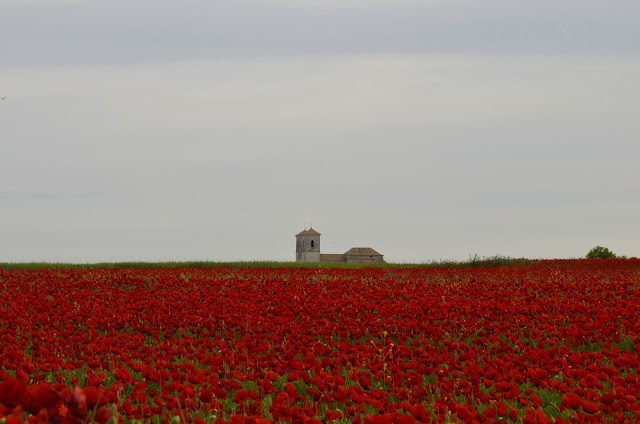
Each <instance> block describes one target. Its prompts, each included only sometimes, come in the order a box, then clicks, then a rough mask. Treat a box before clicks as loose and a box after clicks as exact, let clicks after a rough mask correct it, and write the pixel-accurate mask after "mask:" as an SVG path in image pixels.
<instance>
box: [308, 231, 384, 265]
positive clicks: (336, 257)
mask: <svg viewBox="0 0 640 424" xmlns="http://www.w3.org/2000/svg"><path fill="white" fill-rule="evenodd" d="M296 262H384V259H383V255H382V254H380V253H378V252H376V251H375V250H373V249H372V248H370V247H353V248H351V249H349V250H348V251H347V252H345V253H320V233H319V232H317V231H316V230H314V229H313V228H309V229H308V230H304V231H301V232H299V233H298V234H296Z"/></svg>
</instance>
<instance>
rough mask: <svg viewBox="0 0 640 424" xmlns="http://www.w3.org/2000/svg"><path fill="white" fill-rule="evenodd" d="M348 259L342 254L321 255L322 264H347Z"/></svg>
mask: <svg viewBox="0 0 640 424" xmlns="http://www.w3.org/2000/svg"><path fill="white" fill-rule="evenodd" d="M346 259H347V258H345V257H344V255H343V254H342V253H321V254H320V262H345V261H346Z"/></svg>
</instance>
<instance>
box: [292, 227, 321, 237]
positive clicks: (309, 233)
mask: <svg viewBox="0 0 640 424" xmlns="http://www.w3.org/2000/svg"><path fill="white" fill-rule="evenodd" d="M319 235H320V233H319V232H317V231H316V230H314V229H313V228H309V229H308V230H304V231H300V232H299V233H298V234H296V236H319Z"/></svg>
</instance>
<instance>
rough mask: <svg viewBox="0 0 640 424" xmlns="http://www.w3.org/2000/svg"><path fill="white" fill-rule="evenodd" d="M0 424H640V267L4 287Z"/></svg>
mask: <svg viewBox="0 0 640 424" xmlns="http://www.w3.org/2000/svg"><path fill="white" fill-rule="evenodd" d="M0 296H1V300H2V301H1V302H0V422H5V423H7V424H11V423H13V422H23V421H30V422H53V423H80V422H107V421H112V422H152V423H153V422H174V423H175V422H178V420H179V421H180V422H192V423H202V422H206V423H209V422H234V423H268V422H277V421H282V422H295V423H298V422H300V423H303V422H309V423H313V422H365V423H414V422H465V423H466V422H468V423H473V422H481V423H482V422H513V423H520V422H523V423H549V422H557V423H563V422H567V423H568V422H572V423H573V422H578V423H580V422H640V403H639V401H638V397H639V394H640V375H639V371H640V360H639V356H638V349H640V347H638V343H640V260H636V259H614V260H567V261H536V262H530V263H526V264H519V265H511V266H499V267H493V268H469V269H455V268H426V267H425V268H397V269H396V268H383V267H375V268H359V269H318V268H288V267H287V268H250V267H216V268H114V269H112V268H87V269H67V270H57V269H53V270H52V269H49V270H19V269H0Z"/></svg>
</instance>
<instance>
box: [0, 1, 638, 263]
mask: <svg viewBox="0 0 640 424" xmlns="http://www.w3.org/2000/svg"><path fill="white" fill-rule="evenodd" d="M638 9H639V7H638V5H637V3H636V2H631V1H629V2H622V1H619V2H607V3H606V4H605V3H604V2H596V1H592V2H577V1H574V2H572V1H566V2H561V3H557V2H550V1H542V2H528V3H520V2H518V3H514V2H507V1H498V0H495V1H487V2H482V3H478V2H471V1H446V2H445V1H430V2H408V1H406V2H404V1H400V2H391V1H373V2H359V1H346V2H344V1H343V2H337V1H329V2H326V1H323V2H320V1H308V2H302V3H298V2H290V1H274V2H267V1H257V0H255V1H238V2H229V3H228V4H227V3H215V4H214V3H213V2H205V1H187V2H180V3H177V2H169V1H160V2H149V1H139V2H124V1H113V2H108V3H106V2H105V3H103V2H94V1H87V2H79V1H49V2H45V1H30V2H19V1H3V2H0V28H1V29H0V97H3V96H8V97H7V99H6V100H4V101H0V210H2V218H3V219H2V220H0V262H2V261H32V260H48V261H74V262H78V261H80V262H84V261H115V260H187V259H189V260H190V259H209V260H235V259H285V260H293V258H294V237H293V235H294V234H295V233H297V232H298V231H300V230H301V229H302V228H303V226H304V225H305V224H306V225H307V226H308V225H309V223H310V222H313V225H314V228H316V229H317V230H318V231H320V232H321V233H322V234H323V238H322V250H323V251H324V252H327V253H339V252H344V251H346V250H347V249H349V248H351V247H353V246H371V247H373V248H375V249H377V250H379V251H380V252H381V253H383V254H385V259H387V260H389V261H396V262H402V261H418V262H421V261H429V260H434V259H466V258H468V256H469V255H473V254H478V255H481V256H482V255H487V256H488V255H494V254H502V255H508V256H512V257H532V258H533V257H544V258H551V257H579V256H583V255H584V254H586V252H587V251H588V250H589V249H590V248H592V247H594V246H595V245H596V244H600V245H605V246H607V247H609V248H610V249H611V250H613V251H614V252H615V253H618V254H626V255H629V256H640V247H639V243H638V242H639V238H638V218H637V217H638V215H639V214H638V212H639V210H640V198H639V197H638V196H637V195H636V193H638V192H640V178H638V172H639V171H638V169H639V167H638V164H639V160H638V158H639V157H640V144H639V143H638V139H639V137H638V136H639V135H640V129H639V127H638V123H637V111H638V110H640V98H639V97H638V95H637V94H638V92H640V78H639V77H638V75H640V57H639V56H638V46H639V45H640V44H639V43H638V41H639V40H640V37H639V35H640V29H639V28H640V27H639V26H638V25H637V16H640V14H639V13H638V12H640V10H638Z"/></svg>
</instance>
